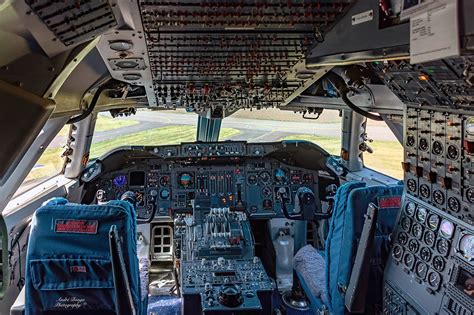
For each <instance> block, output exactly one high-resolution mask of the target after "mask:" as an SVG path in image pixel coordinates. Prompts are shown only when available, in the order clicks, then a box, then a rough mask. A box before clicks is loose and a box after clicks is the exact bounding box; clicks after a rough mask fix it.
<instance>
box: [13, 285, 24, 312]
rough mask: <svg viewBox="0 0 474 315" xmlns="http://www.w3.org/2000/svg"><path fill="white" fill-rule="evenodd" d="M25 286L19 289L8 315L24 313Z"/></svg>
mask: <svg viewBox="0 0 474 315" xmlns="http://www.w3.org/2000/svg"><path fill="white" fill-rule="evenodd" d="M25 302H26V301H25V287H23V289H21V291H20V294H18V296H17V298H16V300H15V302H14V303H13V305H12V307H11V308H10V315H23V314H25Z"/></svg>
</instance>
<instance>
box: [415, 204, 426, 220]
mask: <svg viewBox="0 0 474 315" xmlns="http://www.w3.org/2000/svg"><path fill="white" fill-rule="evenodd" d="M427 214H428V211H426V208H423V207H419V208H418V211H417V212H416V220H417V221H418V222H420V223H424V222H425V221H426V216H427Z"/></svg>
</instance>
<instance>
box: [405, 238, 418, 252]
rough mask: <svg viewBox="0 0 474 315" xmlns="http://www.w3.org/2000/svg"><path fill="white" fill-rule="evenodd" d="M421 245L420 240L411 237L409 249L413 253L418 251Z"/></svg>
mask: <svg viewBox="0 0 474 315" xmlns="http://www.w3.org/2000/svg"><path fill="white" fill-rule="evenodd" d="M419 247H420V245H419V244H418V241H417V240H415V239H411V240H410V241H409V242H408V249H409V250H410V252H412V253H416V252H417V251H418V248H419Z"/></svg>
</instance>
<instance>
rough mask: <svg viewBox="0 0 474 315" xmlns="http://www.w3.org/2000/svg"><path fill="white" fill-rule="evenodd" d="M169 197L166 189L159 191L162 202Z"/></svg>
mask: <svg viewBox="0 0 474 315" xmlns="http://www.w3.org/2000/svg"><path fill="white" fill-rule="evenodd" d="M169 197H170V191H169V190H168V189H166V188H163V189H162V190H161V191H160V198H161V199H162V200H168V199H169Z"/></svg>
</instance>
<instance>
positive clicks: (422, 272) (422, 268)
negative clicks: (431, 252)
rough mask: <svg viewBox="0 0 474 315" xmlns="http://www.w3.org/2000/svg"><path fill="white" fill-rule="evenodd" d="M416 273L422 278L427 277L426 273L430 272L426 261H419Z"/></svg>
mask: <svg viewBox="0 0 474 315" xmlns="http://www.w3.org/2000/svg"><path fill="white" fill-rule="evenodd" d="M415 272H416V275H417V276H418V277H420V278H421V279H425V277H426V273H427V272H428V266H427V265H426V264H425V263H424V262H421V261H420V262H419V263H418V264H417V265H416V270H415Z"/></svg>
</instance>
